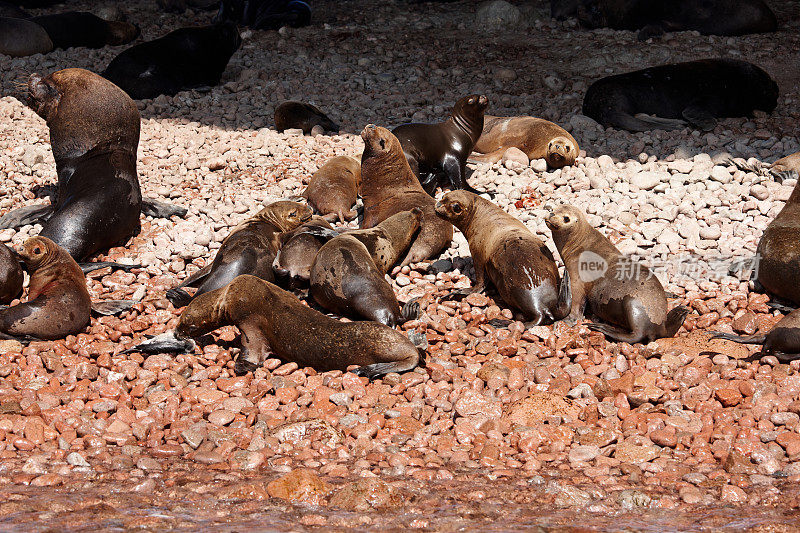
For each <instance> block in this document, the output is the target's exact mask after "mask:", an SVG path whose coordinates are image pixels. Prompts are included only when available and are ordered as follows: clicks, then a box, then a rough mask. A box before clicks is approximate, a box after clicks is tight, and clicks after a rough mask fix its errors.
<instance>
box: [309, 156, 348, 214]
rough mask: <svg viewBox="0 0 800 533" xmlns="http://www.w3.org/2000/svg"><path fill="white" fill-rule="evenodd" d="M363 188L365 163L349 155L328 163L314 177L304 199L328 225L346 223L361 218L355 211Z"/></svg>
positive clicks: (333, 159) (335, 158)
mask: <svg viewBox="0 0 800 533" xmlns="http://www.w3.org/2000/svg"><path fill="white" fill-rule="evenodd" d="M360 188H361V163H360V162H359V161H358V160H356V159H353V158H352V157H348V156H345V155H342V156H338V157H334V158H332V159H329V160H328V161H326V162H325V164H324V165H322V166H321V167H320V169H319V170H317V171H316V172H314V174H313V175H312V176H311V181H309V182H308V187H306V190H305V191H303V198H305V199H306V200H308V203H309V205H311V207H313V208H314V209H315V210H316V211H317V213H319V214H320V215H322V216H323V217H324V218H325V220H327V221H328V222H336V219H337V218H338V219H339V222H346V221H348V220H353V219H354V218H356V216H358V213H356V211H355V210H353V209H352V207H353V206H354V205H355V203H356V199H357V198H358V191H359V189H360Z"/></svg>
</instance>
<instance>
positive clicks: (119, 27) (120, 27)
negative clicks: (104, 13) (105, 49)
mask: <svg viewBox="0 0 800 533" xmlns="http://www.w3.org/2000/svg"><path fill="white" fill-rule="evenodd" d="M106 25H107V26H106V28H107V29H106V43H108V44H110V45H111V46H119V45H121V44H128V43H129V42H131V41H133V40H134V39H136V38H137V37H138V36H139V35H140V34H141V33H142V30H140V29H139V26H137V25H136V24H131V23H130V22H124V21H120V20H109V21H107V22H106Z"/></svg>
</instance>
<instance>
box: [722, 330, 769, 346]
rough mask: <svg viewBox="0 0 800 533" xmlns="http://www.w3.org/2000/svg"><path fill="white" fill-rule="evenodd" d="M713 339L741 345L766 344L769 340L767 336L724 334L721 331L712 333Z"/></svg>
mask: <svg viewBox="0 0 800 533" xmlns="http://www.w3.org/2000/svg"><path fill="white" fill-rule="evenodd" d="M711 333H713V335H711V338H712V339H723V340H726V341H733V342H738V343H739V344H764V341H765V340H766V339H767V336H766V335H744V336H743V335H736V334H734V333H722V332H721V331H712V332H711Z"/></svg>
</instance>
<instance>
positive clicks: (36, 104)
mask: <svg viewBox="0 0 800 533" xmlns="http://www.w3.org/2000/svg"><path fill="white" fill-rule="evenodd" d="M57 94H58V93H57V91H56V90H55V89H54V88H52V87H50V86H49V85H48V84H47V83H45V82H44V80H43V78H42V77H41V76H39V75H38V74H31V75H30V76H29V77H28V105H29V106H30V107H31V109H33V110H34V111H36V113H37V114H39V115H41V114H42V110H43V107H44V105H45V104H46V103H47V101H48V100H49V99H50V98H52V97H53V96H56V95H57Z"/></svg>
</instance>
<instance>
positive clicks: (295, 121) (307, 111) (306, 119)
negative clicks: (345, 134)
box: [275, 101, 339, 134]
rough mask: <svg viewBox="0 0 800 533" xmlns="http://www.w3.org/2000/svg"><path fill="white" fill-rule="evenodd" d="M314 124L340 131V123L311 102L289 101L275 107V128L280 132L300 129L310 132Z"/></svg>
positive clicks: (328, 129)
mask: <svg viewBox="0 0 800 533" xmlns="http://www.w3.org/2000/svg"><path fill="white" fill-rule="evenodd" d="M314 126H320V127H322V128H323V129H324V130H326V131H334V132H338V131H339V125H338V124H336V123H335V122H334V121H332V120H331V119H329V118H328V116H327V115H326V114H325V113H323V112H322V111H320V110H319V108H317V107H316V106H313V105H311V104H307V103H305V102H294V101H288V102H284V103H282V104H281V105H279V106H278V107H277V108H275V129H276V130H278V131H280V132H283V131H284V130H288V129H298V130H303V133H305V134H308V133H310V132H311V128H313V127H314Z"/></svg>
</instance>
